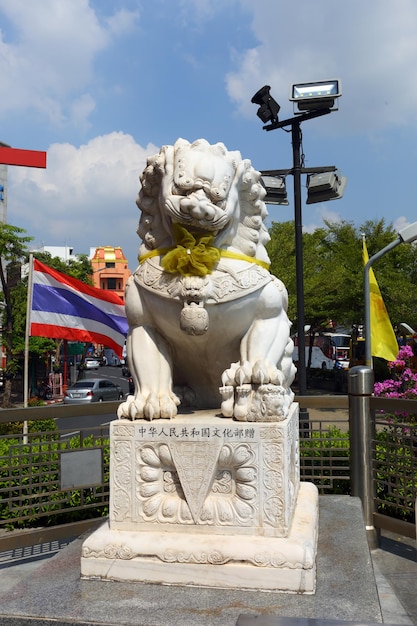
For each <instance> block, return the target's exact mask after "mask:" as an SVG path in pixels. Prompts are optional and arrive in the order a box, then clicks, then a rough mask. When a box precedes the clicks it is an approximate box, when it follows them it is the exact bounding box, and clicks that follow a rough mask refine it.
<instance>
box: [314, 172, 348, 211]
mask: <svg viewBox="0 0 417 626" xmlns="http://www.w3.org/2000/svg"><path fill="white" fill-rule="evenodd" d="M346 183H347V178H346V177H345V176H342V175H341V174H340V170H334V171H333V172H321V173H320V174H311V175H310V176H308V178H307V200H306V204H314V203H315V202H326V201H327V200H338V199H339V198H341V197H342V196H343V194H344V192H345V187H346Z"/></svg>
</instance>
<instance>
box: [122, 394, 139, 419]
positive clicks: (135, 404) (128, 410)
mask: <svg viewBox="0 0 417 626" xmlns="http://www.w3.org/2000/svg"><path fill="white" fill-rule="evenodd" d="M117 417H118V418H119V420H120V419H130V420H135V419H141V418H142V417H143V402H141V399H140V397H139V398H137V397H136V396H127V398H126V401H125V402H122V403H121V404H120V405H119V407H118V409H117Z"/></svg>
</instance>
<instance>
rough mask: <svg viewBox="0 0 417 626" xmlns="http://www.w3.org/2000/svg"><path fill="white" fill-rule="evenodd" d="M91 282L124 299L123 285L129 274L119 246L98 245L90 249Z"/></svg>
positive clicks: (124, 285)
mask: <svg viewBox="0 0 417 626" xmlns="http://www.w3.org/2000/svg"><path fill="white" fill-rule="evenodd" d="M91 252H92V254H90V257H91V266H92V268H93V283H94V286H95V287H98V288H99V289H106V290H107V289H108V290H110V291H113V292H114V293H117V295H118V296H120V297H121V298H122V300H124V299H125V287H126V282H127V279H128V278H129V276H130V270H129V268H128V262H127V259H126V257H125V255H124V254H123V250H122V249H121V248H113V247H112V246H100V247H99V248H95V252H94V248H93V249H92V250H91Z"/></svg>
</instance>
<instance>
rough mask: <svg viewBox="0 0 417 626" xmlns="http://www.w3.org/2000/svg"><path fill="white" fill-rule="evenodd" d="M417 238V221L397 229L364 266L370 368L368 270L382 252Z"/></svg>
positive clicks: (369, 363) (369, 362) (367, 351)
mask: <svg viewBox="0 0 417 626" xmlns="http://www.w3.org/2000/svg"><path fill="white" fill-rule="evenodd" d="M416 239H417V222H414V223H413V224H410V225H409V226H405V227H404V228H402V229H401V230H400V231H398V237H397V239H395V240H394V241H391V243H389V244H388V245H387V246H385V248H382V250H380V251H379V252H377V253H376V254H374V255H373V256H371V258H370V259H369V261H368V262H367V263H366V265H365V267H364V306H365V365H367V366H368V367H371V368H372V346H371V330H372V329H371V286H370V282H369V272H370V270H371V266H372V264H373V263H374V262H375V261H377V260H378V259H380V258H381V257H382V256H384V254H387V252H390V250H393V249H394V248H396V247H397V246H398V245H399V244H400V243H412V242H413V241H415V240H416Z"/></svg>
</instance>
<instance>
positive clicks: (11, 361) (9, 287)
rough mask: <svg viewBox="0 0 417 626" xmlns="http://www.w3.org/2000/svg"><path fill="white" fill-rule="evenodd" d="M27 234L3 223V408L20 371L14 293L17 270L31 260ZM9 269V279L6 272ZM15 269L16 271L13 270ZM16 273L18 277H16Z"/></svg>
mask: <svg viewBox="0 0 417 626" xmlns="http://www.w3.org/2000/svg"><path fill="white" fill-rule="evenodd" d="M25 232H26V231H25V230H24V229H23V228H19V227H17V226H11V225H10V224H4V223H2V222H0V282H1V287H2V290H3V301H4V309H3V331H2V337H3V345H4V348H5V351H6V370H5V372H4V387H3V389H4V392H3V402H2V406H3V407H9V406H11V401H10V398H11V391H12V377H13V376H14V375H15V373H16V371H17V368H18V359H17V358H16V353H15V350H14V345H13V336H14V333H13V328H14V321H15V309H14V307H13V303H14V295H15V294H14V291H15V289H16V287H17V285H18V284H19V279H18V278H17V279H16V278H15V277H16V271H18V268H19V269H20V262H21V261H22V260H24V259H25V257H27V254H28V250H27V244H28V243H29V242H30V241H31V240H32V237H29V236H27V235H25V234H24V233H25ZM6 266H8V268H9V276H8V273H7V270H6ZM12 270H14V272H13V271H12ZM13 274H14V276H13Z"/></svg>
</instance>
